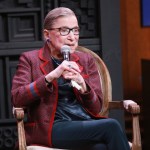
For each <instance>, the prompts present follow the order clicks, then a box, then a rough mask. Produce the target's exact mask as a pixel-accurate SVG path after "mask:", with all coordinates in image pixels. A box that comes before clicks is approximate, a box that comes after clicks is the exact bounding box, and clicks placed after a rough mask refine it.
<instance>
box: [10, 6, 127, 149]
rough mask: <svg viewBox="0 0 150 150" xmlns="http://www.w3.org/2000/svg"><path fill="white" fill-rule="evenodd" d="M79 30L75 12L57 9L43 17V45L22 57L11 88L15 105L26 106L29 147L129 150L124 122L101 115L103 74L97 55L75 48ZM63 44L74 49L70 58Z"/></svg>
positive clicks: (62, 8)
mask: <svg viewBox="0 0 150 150" xmlns="http://www.w3.org/2000/svg"><path fill="white" fill-rule="evenodd" d="M79 31H80V30H79V25H78V21H77V18H76V15H75V14H74V12H73V11H72V10H70V9H68V8H64V7H59V8H55V9H53V10H51V11H50V12H49V13H48V14H47V16H46V17H45V20H44V29H43V36H44V39H45V42H44V45H43V47H42V48H40V49H38V50H33V51H29V52H25V53H23V54H22V55H21V56H20V59H19V64H18V67H17V71H16V74H15V76H14V78H13V82H12V91H11V92H12V103H13V106H14V107H25V108H26V109H27V118H28V120H27V123H26V125H25V132H26V139H27V145H41V146H46V147H54V148H62V149H84V147H86V149H91V150H96V149H101V148H102V147H103V148H105V149H108V150H129V149H130V148H129V144H128V141H127V138H126V136H125V134H124V131H123V130H122V128H121V126H120V124H119V123H118V122H117V121H116V120H114V119H110V118H105V117H102V116H100V115H99V112H100V111H101V108H102V104H103V99H102V97H103V96H102V91H101V86H100V85H101V83H100V80H99V74H98V70H97V68H96V64H95V61H94V58H93V57H92V56H91V55H90V54H87V53H83V52H79V51H78V52H77V51H76V49H77V46H78V41H79ZM64 45H67V46H68V47H69V48H70V51H69V53H70V59H69V60H64V55H63V53H62V52H61V49H62V47H63V48H64ZM72 81H73V82H75V83H76V84H77V85H78V86H79V87H80V88H79V89H78V88H77V87H74V86H72V84H71V83H72ZM102 143H103V144H102Z"/></svg>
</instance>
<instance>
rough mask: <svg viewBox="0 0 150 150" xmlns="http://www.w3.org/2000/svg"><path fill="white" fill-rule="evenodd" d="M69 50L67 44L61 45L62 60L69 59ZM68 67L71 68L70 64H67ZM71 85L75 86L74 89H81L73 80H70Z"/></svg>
mask: <svg viewBox="0 0 150 150" xmlns="http://www.w3.org/2000/svg"><path fill="white" fill-rule="evenodd" d="M70 51H71V48H70V47H69V46H68V45H63V46H62V47H61V53H62V54H63V58H64V60H67V61H70ZM68 67H69V68H72V66H71V65H68ZM71 85H72V86H73V87H75V88H76V89H78V90H81V88H82V87H81V86H80V85H79V84H78V83H77V82H76V81H74V80H71Z"/></svg>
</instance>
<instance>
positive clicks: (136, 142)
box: [109, 100, 142, 150]
mask: <svg viewBox="0 0 150 150" xmlns="http://www.w3.org/2000/svg"><path fill="white" fill-rule="evenodd" d="M109 109H125V110H126V111H127V112H129V113H130V114H132V128H133V131H132V132H133V135H132V136H133V141H132V150H142V146H141V134H140V126H139V114H140V106H139V105H138V104H137V103H135V102H134V101H132V100H124V101H111V102H109Z"/></svg>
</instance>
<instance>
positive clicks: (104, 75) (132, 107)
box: [14, 46, 142, 150]
mask: <svg viewBox="0 0 150 150" xmlns="http://www.w3.org/2000/svg"><path fill="white" fill-rule="evenodd" d="M78 50H79V51H82V52H85V53H90V54H91V55H92V56H93V57H94V58H95V61H96V64H97V67H98V71H99V74H100V80H101V84H102V85H101V87H102V93H103V99H104V103H103V107H102V110H101V112H100V115H102V116H108V113H109V110H110V109H125V110H127V111H128V112H129V113H130V114H131V115H132V128H133V130H132V134H133V135H132V148H131V149H132V150H142V146H141V135H140V127H139V114H140V106H139V105H137V104H136V103H134V104H129V107H128V109H126V108H125V107H124V101H125V100H117V101H114V100H113V101H112V86H111V78H110V75H109V71H108V69H107V67H106V65H105V64H104V62H103V60H102V59H101V58H100V57H99V56H98V55H97V54H96V53H94V52H92V51H91V50H89V49H87V48H85V47H81V46H78ZM14 116H15V117H16V119H17V126H18V139H19V150H29V148H27V146H26V139H25V131H24V123H23V119H24V110H23V108H15V109H14ZM35 149H36V148H35ZM40 149H41V148H40ZM46 149H47V150H53V149H54V148H43V150H46ZM30 150H31V149H30ZM41 150H42V149H41ZM55 150H56V149H55Z"/></svg>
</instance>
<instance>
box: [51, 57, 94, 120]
mask: <svg viewBox="0 0 150 150" xmlns="http://www.w3.org/2000/svg"><path fill="white" fill-rule="evenodd" d="M52 60H53V63H54V67H57V66H58V65H59V64H60V63H61V61H59V60H57V59H54V58H52ZM57 81H58V104H57V110H56V113H55V122H57V121H71V120H72V121H73V120H88V119H91V117H90V116H89V115H88V114H87V112H86V111H85V110H84V109H83V107H82V106H81V105H80V103H79V102H78V101H77V100H76V96H75V94H74V91H73V88H72V86H71V84H70V81H68V80H65V79H64V78H63V77H60V78H59V79H58V80H57Z"/></svg>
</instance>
